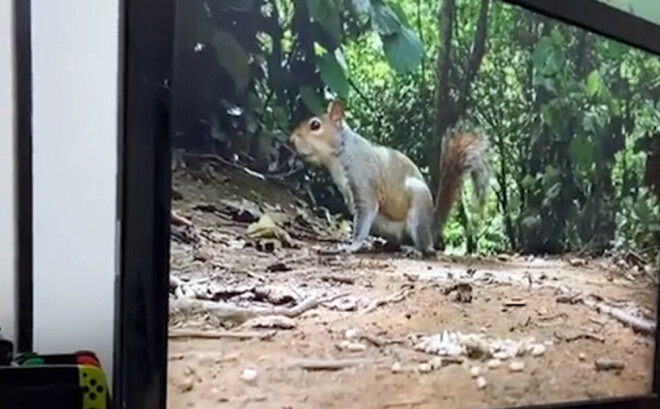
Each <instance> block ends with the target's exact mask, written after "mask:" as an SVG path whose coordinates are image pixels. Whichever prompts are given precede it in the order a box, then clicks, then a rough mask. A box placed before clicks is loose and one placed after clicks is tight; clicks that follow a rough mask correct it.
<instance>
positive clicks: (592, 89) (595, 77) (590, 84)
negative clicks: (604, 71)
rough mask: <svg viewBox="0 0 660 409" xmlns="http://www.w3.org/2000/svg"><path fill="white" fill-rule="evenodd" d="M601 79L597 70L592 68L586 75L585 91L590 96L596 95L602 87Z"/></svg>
mask: <svg viewBox="0 0 660 409" xmlns="http://www.w3.org/2000/svg"><path fill="white" fill-rule="evenodd" d="M602 83H603V79H602V78H601V76H600V73H599V72H598V70H593V71H591V73H590V74H589V76H588V77H587V93H588V94H589V96H590V97H593V96H594V95H597V94H598V93H599V92H600V90H601V88H602Z"/></svg>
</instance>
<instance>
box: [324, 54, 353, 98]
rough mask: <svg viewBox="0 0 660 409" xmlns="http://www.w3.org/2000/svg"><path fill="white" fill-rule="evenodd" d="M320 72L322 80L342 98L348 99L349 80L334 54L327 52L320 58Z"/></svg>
mask: <svg viewBox="0 0 660 409" xmlns="http://www.w3.org/2000/svg"><path fill="white" fill-rule="evenodd" d="M319 70H320V74H321V79H322V80H323V82H324V83H325V84H326V85H327V86H328V87H330V88H331V89H332V90H333V91H334V92H336V93H337V95H339V97H340V98H342V99H344V100H345V99H346V98H348V90H349V88H348V79H347V78H346V72H345V71H344V69H343V68H342V66H341V64H339V61H337V58H336V57H335V55H334V54H333V53H330V52H327V53H325V54H324V55H323V56H322V57H321V58H319Z"/></svg>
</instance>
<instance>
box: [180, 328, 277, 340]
mask: <svg viewBox="0 0 660 409" xmlns="http://www.w3.org/2000/svg"><path fill="white" fill-rule="evenodd" d="M275 334H276V331H268V332H258V331H253V332H237V331H193V330H170V332H169V333H168V334H167V336H168V338H171V339H178V338H201V339H222V338H232V339H253V338H258V339H262V340H264V339H270V338H272V337H273V336H275Z"/></svg>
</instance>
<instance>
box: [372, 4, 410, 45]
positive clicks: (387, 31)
mask: <svg viewBox="0 0 660 409" xmlns="http://www.w3.org/2000/svg"><path fill="white" fill-rule="evenodd" d="M371 21H372V22H373V24H374V25H375V26H376V30H377V31H378V34H380V35H381V37H383V36H391V35H394V34H398V33H399V32H401V29H402V28H403V27H402V25H401V21H399V18H398V17H397V16H396V14H395V13H394V11H392V9H391V8H390V7H388V6H387V4H385V3H384V2H383V1H382V0H373V1H372V2H371Z"/></svg>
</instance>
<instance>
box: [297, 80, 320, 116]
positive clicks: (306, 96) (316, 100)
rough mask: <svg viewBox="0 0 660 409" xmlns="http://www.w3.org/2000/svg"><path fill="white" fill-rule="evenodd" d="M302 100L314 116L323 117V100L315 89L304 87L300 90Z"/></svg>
mask: <svg viewBox="0 0 660 409" xmlns="http://www.w3.org/2000/svg"><path fill="white" fill-rule="evenodd" d="M299 92H300V98H302V101H303V104H305V106H306V107H307V109H309V110H310V111H311V112H312V113H313V114H314V115H317V116H321V115H323V112H324V111H325V108H324V106H323V99H321V97H320V96H319V95H318V94H317V93H316V91H314V89H313V88H312V87H310V86H308V85H303V86H301V87H300V89H299Z"/></svg>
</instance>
